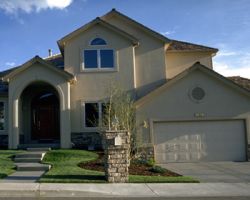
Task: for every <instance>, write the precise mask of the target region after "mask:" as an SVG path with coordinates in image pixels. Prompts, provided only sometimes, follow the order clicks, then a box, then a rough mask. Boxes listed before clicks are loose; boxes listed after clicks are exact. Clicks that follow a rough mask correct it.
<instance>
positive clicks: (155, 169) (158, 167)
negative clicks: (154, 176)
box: [150, 165, 167, 174]
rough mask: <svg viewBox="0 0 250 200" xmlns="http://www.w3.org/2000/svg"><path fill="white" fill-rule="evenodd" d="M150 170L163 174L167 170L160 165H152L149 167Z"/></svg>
mask: <svg viewBox="0 0 250 200" xmlns="http://www.w3.org/2000/svg"><path fill="white" fill-rule="evenodd" d="M150 171H151V172H154V173H160V174H163V173H165V172H166V171H167V170H166V169H164V168H162V167H160V166H157V165H156V166H153V167H152V168H151V169H150Z"/></svg>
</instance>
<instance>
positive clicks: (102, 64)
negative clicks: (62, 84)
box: [83, 49, 114, 69]
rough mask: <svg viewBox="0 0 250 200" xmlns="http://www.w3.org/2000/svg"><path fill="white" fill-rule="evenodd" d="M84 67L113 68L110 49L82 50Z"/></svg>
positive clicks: (112, 57)
mask: <svg viewBox="0 0 250 200" xmlns="http://www.w3.org/2000/svg"><path fill="white" fill-rule="evenodd" d="M83 54H84V55H83V56H84V69H105V68H106V69H107V68H114V51H113V50H112V49H97V50H84V53H83Z"/></svg>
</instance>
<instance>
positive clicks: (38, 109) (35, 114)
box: [31, 93, 60, 141]
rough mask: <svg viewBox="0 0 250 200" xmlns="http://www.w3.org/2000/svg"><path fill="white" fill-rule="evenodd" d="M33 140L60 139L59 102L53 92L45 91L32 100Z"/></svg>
mask: <svg viewBox="0 0 250 200" xmlns="http://www.w3.org/2000/svg"><path fill="white" fill-rule="evenodd" d="M31 110H32V122H31V126H32V127H31V130H32V135H31V137H32V140H39V141H43V140H44V141H45V140H56V139H59V135H60V134H59V102H58V98H57V97H56V96H55V95H54V94H52V93H45V94H44V93H43V94H41V95H39V96H38V97H36V98H34V99H33V101H32V109H31Z"/></svg>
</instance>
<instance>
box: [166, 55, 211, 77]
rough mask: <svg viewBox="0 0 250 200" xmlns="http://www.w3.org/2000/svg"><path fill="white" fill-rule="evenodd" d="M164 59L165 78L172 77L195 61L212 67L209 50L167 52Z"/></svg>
mask: <svg viewBox="0 0 250 200" xmlns="http://www.w3.org/2000/svg"><path fill="white" fill-rule="evenodd" d="M166 60H167V63H166V64H167V65H166V68H167V71H166V77H167V79H171V78H173V77H174V76H176V75H178V74H179V73H181V72H182V71H184V70H185V69H187V68H189V67H191V66H192V65H193V64H194V63H196V62H200V63H201V64H202V65H205V66H206V67H208V68H210V69H213V64H212V56H211V53H209V52H167V53H166Z"/></svg>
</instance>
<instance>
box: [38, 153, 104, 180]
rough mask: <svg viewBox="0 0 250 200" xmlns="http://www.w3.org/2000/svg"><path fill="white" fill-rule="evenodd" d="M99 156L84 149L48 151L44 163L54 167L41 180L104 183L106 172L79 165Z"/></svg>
mask: <svg viewBox="0 0 250 200" xmlns="http://www.w3.org/2000/svg"><path fill="white" fill-rule="evenodd" d="M97 158H98V155H97V154H96V153H93V152H89V151H84V150H63V149H61V150H52V151H50V152H48V153H47V154H46V155H45V157H44V159H43V163H49V164H51V165H52V169H51V170H50V171H49V172H47V173H46V174H44V175H43V176H42V177H41V179H40V180H39V182H44V183H104V182H106V181H105V178H104V173H102V172H97V171H90V170H85V169H82V168H80V167H78V166H77V165H78V164H79V163H81V162H86V161H91V160H95V159H97Z"/></svg>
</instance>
